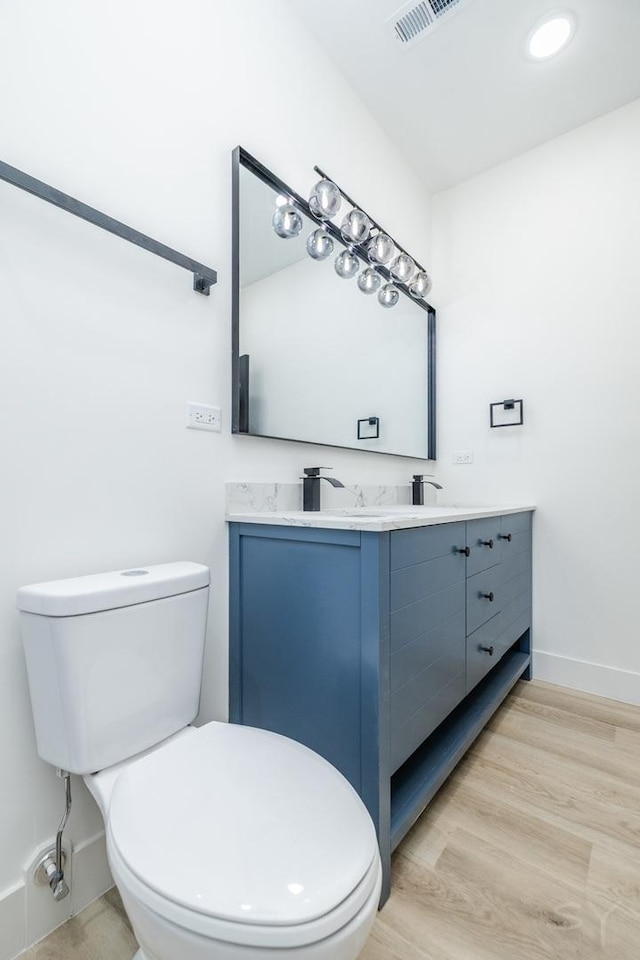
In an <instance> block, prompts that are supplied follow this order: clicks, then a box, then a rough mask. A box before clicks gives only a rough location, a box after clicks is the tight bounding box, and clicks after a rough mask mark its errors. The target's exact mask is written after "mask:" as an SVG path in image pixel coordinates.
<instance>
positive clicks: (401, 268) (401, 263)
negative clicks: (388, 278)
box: [389, 253, 416, 283]
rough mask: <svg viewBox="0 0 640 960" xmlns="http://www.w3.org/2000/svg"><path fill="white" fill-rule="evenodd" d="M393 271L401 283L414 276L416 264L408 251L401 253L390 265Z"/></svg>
mask: <svg viewBox="0 0 640 960" xmlns="http://www.w3.org/2000/svg"><path fill="white" fill-rule="evenodd" d="M389 269H390V270H391V273H392V274H393V275H394V277H395V278H396V280H399V281H400V283H406V282H407V280H410V279H411V277H412V276H413V274H414V272H415V269H416V265H415V263H414V262H413V260H412V259H411V257H409V256H408V255H407V254H406V253H401V254H399V256H397V257H396V258H395V260H394V261H393V263H392V264H391V266H390V267H389Z"/></svg>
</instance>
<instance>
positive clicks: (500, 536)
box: [498, 533, 511, 543]
mask: <svg viewBox="0 0 640 960" xmlns="http://www.w3.org/2000/svg"><path fill="white" fill-rule="evenodd" d="M498 540H508V541H509V543H511V534H510V533H499V534H498Z"/></svg>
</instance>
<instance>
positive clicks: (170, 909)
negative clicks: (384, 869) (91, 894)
mask: <svg viewBox="0 0 640 960" xmlns="http://www.w3.org/2000/svg"><path fill="white" fill-rule="evenodd" d="M107 845H108V850H109V856H110V859H111V865H112V869H113V872H114V876H115V877H116V879H117V880H118V881H119V882H121V883H122V884H123V886H124V887H126V889H127V890H129V891H130V893H131V894H132V895H133V896H135V897H136V898H137V899H139V900H140V901H141V902H142V903H144V904H145V905H146V906H147V907H149V908H150V909H151V910H153V911H154V912H155V913H158V914H160V915H161V916H164V917H165V918H166V919H167V920H170V921H173V922H174V923H176V924H178V925H180V926H183V927H185V928H187V929H189V930H192V931H194V932H197V933H201V934H202V935H204V936H207V937H209V938H212V939H219V940H224V941H226V942H229V943H240V944H245V945H252V944H255V945H258V946H265V947H267V946H273V947H276V946H282V947H287V946H299V945H304V944H306V943H312V942H317V941H319V940H321V939H323V938H326V937H328V936H330V935H331V934H332V933H334V932H335V931H337V930H339V929H340V928H341V927H343V926H345V925H346V924H347V923H349V922H350V921H351V920H352V919H353V917H354V916H355V915H356V914H357V913H358V911H359V910H361V909H362V907H363V906H364V905H365V904H366V903H367V902H368V901H369V900H370V899H371V896H372V893H373V892H374V891H375V890H376V886H377V885H379V882H380V865H379V855H378V847H377V841H376V836H375V830H374V828H373V823H372V821H371V818H370V817H369V815H368V813H367V811H366V808H365V807H364V805H363V803H362V801H361V800H360V798H359V797H358V795H357V794H356V792H355V791H354V790H353V788H352V787H351V785H350V784H349V783H348V782H347V781H346V780H345V779H344V778H343V777H342V775H341V774H339V773H338V772H337V771H336V770H335V769H334V768H333V767H332V766H331V765H330V764H328V763H327V762H326V761H325V760H323V759H322V758H321V757H319V756H318V755H317V754H315V753H313V752H312V751H310V750H308V749H307V748H306V747H303V746H302V745H300V744H298V743H295V742H294V741H292V740H289V739H287V738H285V737H280V736H279V735H277V734H274V733H270V732H269V731H265V730H257V729H254V728H250V727H243V726H238V725H235V724H226V723H216V722H214V723H209V724H206V725H205V726H204V727H200V728H199V729H197V730H194V731H193V733H192V735H190V736H186V737H182V738H178V739H177V740H175V741H173V742H170V743H167V744H166V745H165V746H164V747H162V748H161V749H159V750H156V751H155V752H154V753H151V754H149V755H148V756H146V757H143V758H142V759H140V760H138V761H136V762H135V763H133V764H132V765H131V766H130V767H128V768H126V769H125V770H124V771H123V772H122V773H121V774H120V776H119V777H118V778H117V780H116V783H115V785H114V787H113V791H112V794H111V798H110V802H109V809H108V816H107Z"/></svg>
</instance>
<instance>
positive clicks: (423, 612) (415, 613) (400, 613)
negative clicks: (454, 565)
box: [390, 580, 465, 650]
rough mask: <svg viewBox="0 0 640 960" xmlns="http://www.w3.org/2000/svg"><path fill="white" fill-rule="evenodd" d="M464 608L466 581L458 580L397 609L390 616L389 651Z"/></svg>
mask: <svg viewBox="0 0 640 960" xmlns="http://www.w3.org/2000/svg"><path fill="white" fill-rule="evenodd" d="M464 608H465V582H464V580H459V581H458V583H454V584H452V585H451V586H450V587H446V588H445V589H444V590H441V591H440V592H439V593H434V594H433V596H431V597H427V598H426V599H425V600H419V601H418V602H417V603H411V604H409V606H407V607H402V608H401V609H400V610H396V611H395V612H394V613H392V614H391V617H390V627H391V649H392V650H398V649H399V648H400V647H402V646H403V645H404V644H405V643H409V642H410V641H411V640H415V638H416V637H419V636H421V635H422V634H423V633H427V632H428V631H429V630H433V628H434V627H437V626H438V624H440V623H443V622H444V621H445V620H448V619H449V618H450V617H452V616H453V615H454V613H458V612H459V611H460V610H464Z"/></svg>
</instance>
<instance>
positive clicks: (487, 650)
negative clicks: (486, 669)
mask: <svg viewBox="0 0 640 960" xmlns="http://www.w3.org/2000/svg"><path fill="white" fill-rule="evenodd" d="M480 650H482V652H483V653H488V654H489V656H490V657H492V656H493V647H480Z"/></svg>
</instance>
